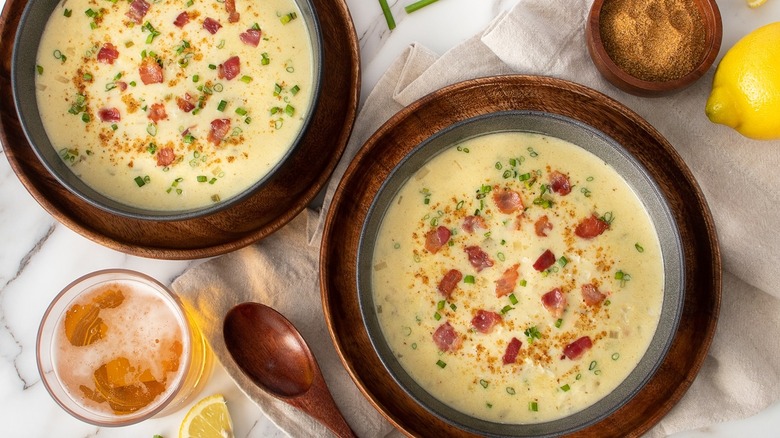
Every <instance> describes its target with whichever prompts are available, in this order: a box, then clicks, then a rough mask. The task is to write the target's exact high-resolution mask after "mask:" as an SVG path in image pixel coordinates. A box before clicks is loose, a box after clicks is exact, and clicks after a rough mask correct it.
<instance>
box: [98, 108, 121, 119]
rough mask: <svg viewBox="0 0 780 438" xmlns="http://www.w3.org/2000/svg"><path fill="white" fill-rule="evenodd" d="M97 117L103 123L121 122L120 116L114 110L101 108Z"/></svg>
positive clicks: (117, 111)
mask: <svg viewBox="0 0 780 438" xmlns="http://www.w3.org/2000/svg"><path fill="white" fill-rule="evenodd" d="M98 117H100V120H102V121H104V122H118V121H120V120H122V116H121V115H120V114H119V110H118V109H116V108H101V109H100V110H98Z"/></svg>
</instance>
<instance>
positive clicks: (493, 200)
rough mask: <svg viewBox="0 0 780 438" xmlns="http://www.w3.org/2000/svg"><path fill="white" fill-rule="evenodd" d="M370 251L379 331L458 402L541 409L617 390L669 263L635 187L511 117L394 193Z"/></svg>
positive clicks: (406, 362) (480, 412)
mask: <svg viewBox="0 0 780 438" xmlns="http://www.w3.org/2000/svg"><path fill="white" fill-rule="evenodd" d="M376 240H377V241H376V246H375V249H374V255H373V270H372V278H371V281H372V287H373V293H374V300H375V305H376V311H377V313H378V318H379V323H380V326H381V327H382V331H383V334H384V336H385V338H386V340H387V342H388V344H389V346H390V347H391V348H392V350H393V352H394V354H395V355H396V357H397V358H398V360H399V362H400V364H401V365H402V366H403V368H404V369H405V370H406V371H407V372H408V374H409V375H410V376H411V377H412V378H413V379H414V380H415V381H416V382H418V383H419V385H420V386H421V387H422V388H424V389H425V390H426V391H428V392H429V393H430V394H431V395H433V396H434V397H436V398H437V399H439V400H441V401H442V402H444V403H446V404H448V405H450V406H452V407H453V408H455V409H457V410H459V411H461V412H464V413H466V414H468V415H471V416H474V417H477V418H481V419H485V420H489V421H495V422H501V423H513V424H527V423H536V422H544V421H551V420H555V419H558V418H562V417H565V416H568V415H571V414H573V413H576V412H578V411H580V410H582V409H585V408H586V407H588V406H590V405H592V404H594V403H595V402H597V401H598V400H599V399H601V398H603V397H604V396H605V395H607V394H609V393H610V392H611V391H612V390H614V389H615V388H616V387H617V386H618V385H619V384H620V383H621V382H622V381H623V380H624V379H625V378H626V377H627V376H628V375H629V373H630V372H631V371H632V370H633V369H634V368H635V367H636V365H637V363H638V361H639V360H640V359H641V358H642V356H643V354H644V353H645V351H646V350H647V348H648V346H649V344H650V341H651V340H652V337H653V335H654V333H655V330H656V327H657V325H658V321H659V317H660V312H661V304H662V300H663V284H664V272H663V264H662V256H661V249H660V243H659V239H658V237H657V234H656V232H655V228H654V226H653V224H652V222H651V219H650V217H649V215H648V214H647V212H646V210H645V208H644V206H643V205H642V203H641V201H640V200H639V199H638V198H637V196H636V195H635V193H634V192H633V191H632V189H631V188H630V187H629V186H628V184H627V183H626V182H625V181H624V180H623V179H622V178H621V177H620V176H619V175H618V174H617V172H616V171H615V170H614V169H613V168H612V167H611V166H609V165H608V164H607V163H605V162H604V161H603V160H601V159H600V158H598V157H596V156H595V155H593V154H591V153H590V152H587V151H585V150H584V149H582V148H580V147H578V146H576V145H573V144H571V143H569V142H566V141H563V140H560V139H557V138H552V137H547V136H542V135H538V134H531V133H522V132H503V133H495V134H489V135H484V136H480V137H476V138H472V139H469V140H467V141H464V142H462V143H460V144H458V145H455V146H453V147H451V148H449V149H447V150H445V151H443V152H441V153H440V154H439V155H437V156H436V157H434V158H432V159H431V160H430V161H429V162H428V163H427V164H426V165H425V166H424V167H423V168H421V169H420V170H419V171H417V172H416V173H415V174H414V175H412V177H411V178H410V179H409V181H407V182H406V183H405V184H404V186H403V187H402V188H401V190H400V191H399V193H398V194H397V195H396V196H395V199H394V200H393V202H392V204H391V205H390V207H388V209H387V212H386V213H385V216H384V218H383V220H382V225H381V226H380V229H379V232H378V237H377V239H376Z"/></svg>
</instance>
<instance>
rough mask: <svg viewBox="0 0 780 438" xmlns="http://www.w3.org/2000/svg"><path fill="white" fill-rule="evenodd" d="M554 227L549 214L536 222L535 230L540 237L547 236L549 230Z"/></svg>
mask: <svg viewBox="0 0 780 438" xmlns="http://www.w3.org/2000/svg"><path fill="white" fill-rule="evenodd" d="M552 229H553V225H552V222H550V219H549V218H548V217H547V215H544V216H542V217H540V218H539V219H537V220H536V222H535V223H534V231H536V235H537V236H539V237H547V232H548V231H550V230H552Z"/></svg>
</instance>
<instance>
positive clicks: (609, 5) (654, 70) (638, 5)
mask: <svg viewBox="0 0 780 438" xmlns="http://www.w3.org/2000/svg"><path fill="white" fill-rule="evenodd" d="M599 31H600V32H601V39H602V41H603V42H604V48H605V49H606V51H607V54H608V55H609V57H610V58H611V59H612V60H613V61H614V62H615V64H617V65H618V66H619V67H620V68H622V69H623V70H624V71H626V72H627V73H629V74H631V75H632V76H634V77H636V78H638V79H642V80H645V81H660V82H665V81H671V80H675V79H679V78H681V77H683V76H685V75H686V74H688V73H690V72H691V71H693V69H694V68H696V66H697V65H698V64H699V62H700V61H701V59H702V57H703V56H704V51H705V29H704V19H703V18H702V16H701V11H700V9H699V8H698V6H697V5H696V3H695V0H607V1H605V2H604V6H603V7H602V9H601V22H600V28H599Z"/></svg>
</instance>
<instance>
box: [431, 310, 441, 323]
mask: <svg viewBox="0 0 780 438" xmlns="http://www.w3.org/2000/svg"><path fill="white" fill-rule="evenodd" d="M433 319H435V320H436V321H438V320H440V319H441V314H440V313H439V312H434V314H433Z"/></svg>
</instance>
